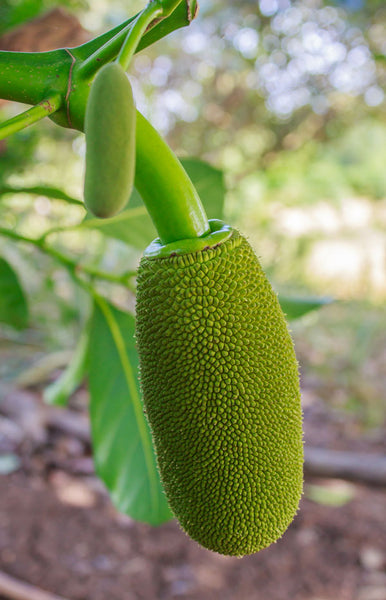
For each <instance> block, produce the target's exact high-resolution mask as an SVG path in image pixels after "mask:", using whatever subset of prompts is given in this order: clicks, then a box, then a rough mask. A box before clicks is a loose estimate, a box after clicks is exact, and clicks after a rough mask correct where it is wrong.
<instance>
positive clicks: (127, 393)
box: [88, 298, 172, 525]
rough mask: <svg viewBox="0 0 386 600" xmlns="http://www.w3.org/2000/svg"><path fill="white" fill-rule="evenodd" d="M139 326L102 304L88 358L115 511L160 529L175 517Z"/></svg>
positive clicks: (100, 450)
mask: <svg viewBox="0 0 386 600" xmlns="http://www.w3.org/2000/svg"><path fill="white" fill-rule="evenodd" d="M134 323H135V320H134V317H133V316H132V315H130V314H129V313H125V312H122V311H120V310H118V309H117V308H114V307H113V306H112V305H111V304H109V303H108V302H106V301H105V300H104V299H102V298H98V299H97V300H96V304H95V308H94V313H93V317H92V320H91V328H90V345H89V358H88V363H89V365H88V366H89V387H90V398H91V403H90V416H91V432H92V440H93V447H94V460H95V467H96V471H97V473H98V474H99V476H100V477H101V479H102V480H103V481H104V483H105V485H106V487H107V488H108V490H109V491H110V494H111V497H112V500H113V502H114V504H115V506H116V507H117V508H118V509H119V510H120V511H121V512H123V513H125V514H127V515H129V516H130V517H132V518H133V519H136V520H138V521H143V522H146V523H150V524H151V525H158V524H160V523H164V522H165V521H168V520H169V519H171V518H172V514H171V512H170V509H169V507H168V504H167V501H166V497H165V495H164V492H163V488H162V484H161V481H160V478H159V474H158V469H157V466H156V459H155V455H154V451H153V445H152V440H151V433H150V429H149V426H148V424H147V421H146V419H145V417H144V414H143V405H142V401H141V397H140V390H139V382H138V354H137V350H136V347H135V341H134Z"/></svg>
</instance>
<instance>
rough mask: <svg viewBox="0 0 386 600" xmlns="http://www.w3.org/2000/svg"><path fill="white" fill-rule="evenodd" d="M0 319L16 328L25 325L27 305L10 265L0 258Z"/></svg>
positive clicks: (26, 321) (21, 327)
mask: <svg viewBox="0 0 386 600" xmlns="http://www.w3.org/2000/svg"><path fill="white" fill-rule="evenodd" d="M0 321H2V322H3V323H7V324H8V325H12V327H15V328H16V329H23V328H24V327H27V323H28V307H27V301H26V298H25V296H24V292H23V289H22V287H21V285H20V283H19V280H18V278H17V276H16V273H15V272H14V270H13V269H12V267H11V266H10V265H9V264H8V263H7V262H6V261H5V260H4V259H3V258H0Z"/></svg>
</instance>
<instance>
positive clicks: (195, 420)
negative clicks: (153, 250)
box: [136, 231, 303, 556]
mask: <svg viewBox="0 0 386 600" xmlns="http://www.w3.org/2000/svg"><path fill="white" fill-rule="evenodd" d="M137 284H138V291H137V331H136V336H137V343H138V349H139V355H140V365H141V385H142V391H143V396H144V403H145V408H146V413H147V416H148V420H149V423H150V427H151V429H152V433H153V438H154V443H155V447H156V453H157V460H158V465H159V469H160V474H161V478H162V481H163V484H164V488H165V492H166V495H167V498H168V500H169V503H170V507H171V509H172V511H173V513H174V514H175V516H176V517H177V519H178V520H179V522H180V524H181V526H182V528H183V529H184V530H185V531H186V532H187V533H188V534H189V535H190V536H191V537H192V538H193V539H194V540H196V541H197V542H199V543H200V544H201V545H202V546H204V547H206V548H208V549H209V550H214V551H215V552H219V553H221V554H226V555H234V556H243V555H245V554H251V553H253V552H257V551H258V550H261V549H262V548H265V547H266V546H268V545H269V544H271V543H272V542H274V541H276V540H277V539H278V538H279V537H280V536H281V535H282V534H283V532H284V531H285V530H286V528H287V527H288V525H289V524H290V522H291V521H292V519H293V517H294V515H295V513H296V511H297V507H298V503H299V499H300V496H301V493H302V481H303V476H302V467H303V444H302V423H301V421H302V415H301V407H300V392H299V378H298V368H297V361H296V357H295V353H294V348H293V344H292V340H291V337H290V335H289V332H288V329H287V324H286V321H285V318H284V315H283V312H282V310H281V308H280V305H279V302H278V299H277V296H276V294H275V293H274V291H273V290H272V288H271V286H270V283H269V282H268V279H267V278H266V276H265V274H264V272H263V270H262V268H261V266H260V264H259V262H258V260H257V258H256V256H255V254H254V252H253V250H252V248H251V247H250V245H249V244H248V242H247V241H246V240H245V238H243V237H242V236H241V235H240V234H239V233H238V232H237V231H234V233H233V234H232V236H231V237H230V239H229V240H227V241H226V242H224V243H222V244H220V245H218V246H217V247H214V248H208V249H205V250H203V251H200V252H196V253H192V254H184V255H180V256H170V257H168V258H158V259H157V258H152V259H149V258H143V259H142V261H141V264H140V268H139V272H138V279H137Z"/></svg>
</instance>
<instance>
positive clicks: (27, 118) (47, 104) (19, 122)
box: [0, 94, 62, 140]
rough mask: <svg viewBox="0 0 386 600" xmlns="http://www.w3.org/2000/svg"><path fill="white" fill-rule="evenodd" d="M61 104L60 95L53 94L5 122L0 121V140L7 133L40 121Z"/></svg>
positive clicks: (9, 133)
mask: <svg viewBox="0 0 386 600" xmlns="http://www.w3.org/2000/svg"><path fill="white" fill-rule="evenodd" d="M61 104H62V97H61V95H60V94H54V95H53V96H50V97H49V98H46V99H45V100H42V101H41V102H39V104H37V105H36V106H34V107H33V108H30V109H29V110H26V111H25V112H23V113H21V114H20V115H17V116H16V117H13V118H12V119H9V120H8V121H6V122H5V123H0V140H3V139H4V138H6V137H7V136H8V135H11V134H12V133H16V132H17V131H20V130H21V129H24V128H25V127H28V125H32V124H33V123H36V122H37V121H41V119H44V117H47V116H48V115H50V114H52V113H54V112H56V111H57V110H58V108H60V106H61Z"/></svg>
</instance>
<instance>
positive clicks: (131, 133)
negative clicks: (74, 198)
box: [84, 63, 136, 218]
mask: <svg viewBox="0 0 386 600" xmlns="http://www.w3.org/2000/svg"><path fill="white" fill-rule="evenodd" d="M135 130H136V110H135V104H134V98H133V92H132V89H131V85H130V81H129V80H128V78H127V76H126V73H125V71H124V70H123V68H122V67H121V65H119V64H117V63H108V64H107V65H104V66H103V67H102V68H101V69H100V71H98V73H97V75H96V77H95V79H94V81H93V83H92V85H91V90H90V95H89V98H88V102H87V107H86V115H85V134H86V171H85V178H84V201H85V205H86V206H87V208H88V209H89V210H90V211H91V212H92V213H93V214H94V215H95V216H96V217H101V218H107V217H112V216H113V215H115V214H116V213H118V212H119V211H120V210H122V208H124V206H125V205H126V204H127V202H128V200H129V198H130V194H131V192H132V189H133V185H134V175H135Z"/></svg>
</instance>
